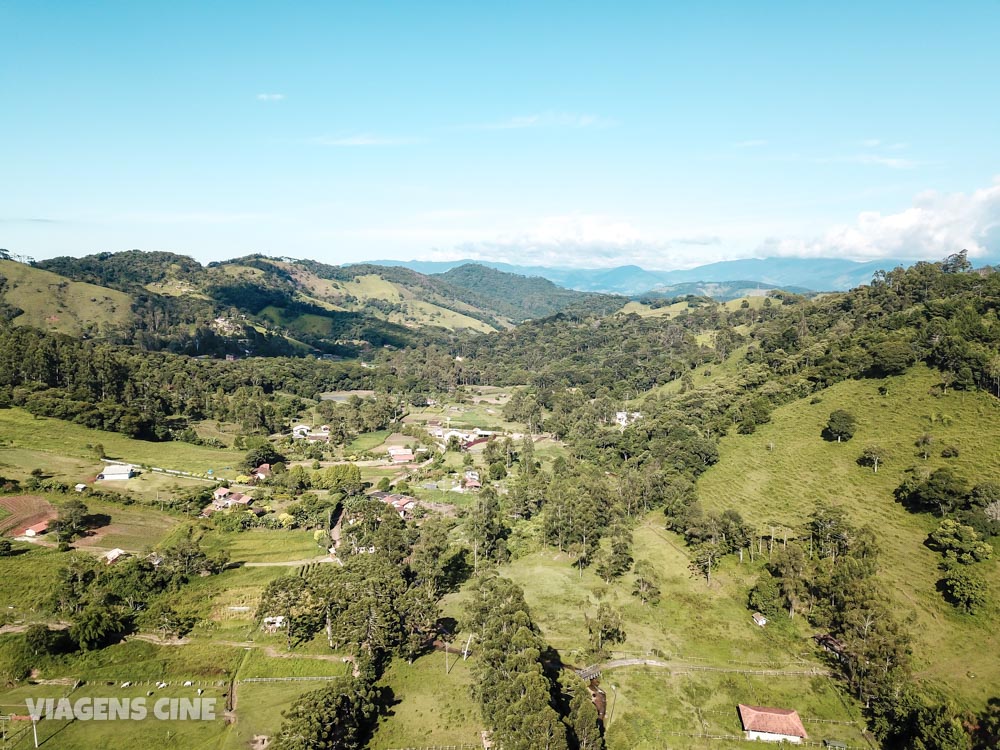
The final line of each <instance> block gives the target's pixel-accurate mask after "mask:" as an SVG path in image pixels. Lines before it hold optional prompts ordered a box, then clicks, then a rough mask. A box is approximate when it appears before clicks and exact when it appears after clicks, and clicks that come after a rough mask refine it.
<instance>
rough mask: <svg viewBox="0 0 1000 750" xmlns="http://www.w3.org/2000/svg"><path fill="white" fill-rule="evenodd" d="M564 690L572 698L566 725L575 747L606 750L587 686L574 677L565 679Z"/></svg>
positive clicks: (598, 719)
mask: <svg viewBox="0 0 1000 750" xmlns="http://www.w3.org/2000/svg"><path fill="white" fill-rule="evenodd" d="M563 689H564V690H565V692H568V693H569V694H570V696H571V697H570V701H569V713H568V714H567V716H566V725H567V726H568V727H569V735H570V740H571V742H572V743H573V746H574V747H576V748H577V749H578V750H604V737H603V736H602V735H601V724H600V718H599V717H598V715H597V707H596V706H595V705H594V701H592V700H591V698H590V690H589V689H588V688H587V684H586V683H585V682H584V681H583V680H580V679H577V678H574V677H565V678H564V679H563Z"/></svg>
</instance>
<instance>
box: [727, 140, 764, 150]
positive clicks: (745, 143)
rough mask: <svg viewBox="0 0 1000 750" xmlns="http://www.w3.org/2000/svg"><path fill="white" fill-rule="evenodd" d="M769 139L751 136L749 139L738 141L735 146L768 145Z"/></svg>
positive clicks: (752, 146) (755, 146) (754, 146)
mask: <svg viewBox="0 0 1000 750" xmlns="http://www.w3.org/2000/svg"><path fill="white" fill-rule="evenodd" d="M766 145H767V141H765V140H764V139H763V138H751V139H750V140H747V141H737V142H736V143H734V144H733V146H734V147H735V148H760V147H761V146H766Z"/></svg>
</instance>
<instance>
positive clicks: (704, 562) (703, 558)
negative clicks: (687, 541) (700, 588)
mask: <svg viewBox="0 0 1000 750" xmlns="http://www.w3.org/2000/svg"><path fill="white" fill-rule="evenodd" d="M721 558H722V550H721V548H720V547H719V545H718V544H717V543H716V542H713V541H706V542H701V543H700V544H697V545H695V547H694V549H693V550H692V556H691V563H690V568H691V572H693V573H694V574H696V575H701V576H705V583H706V584H708V585H709V586H711V585H712V571H713V570H715V569H716V568H718V567H719V561H720V560H721Z"/></svg>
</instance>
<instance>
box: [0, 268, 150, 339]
mask: <svg viewBox="0 0 1000 750" xmlns="http://www.w3.org/2000/svg"><path fill="white" fill-rule="evenodd" d="M0 277H2V278H5V279H6V285H0V297H2V299H3V301H4V302H6V303H7V305H9V306H12V307H15V308H17V309H18V310H20V311H21V312H20V313H19V314H18V315H17V316H16V317H15V318H14V323H15V324H16V325H26V326H33V327H35V328H41V329H44V330H47V331H54V332H57V333H67V334H70V335H73V336H79V335H81V334H84V333H90V334H93V333H97V332H99V331H100V330H101V329H102V328H106V327H107V326H109V325H112V326H117V325H124V324H125V323H127V322H128V320H129V319H130V318H131V315H132V301H133V300H132V298H131V297H130V296H129V295H128V294H125V293H124V292H121V291H118V290H116V289H109V288H106V287H102V286H97V285H96V284H90V283H87V282H83V281H71V280H69V279H67V278H64V277H62V276H59V275H58V274H55V273H52V272H50V271H45V270H43V269H41V268H34V267H32V266H28V265H25V264H23V263H17V262H15V261H12V260H0Z"/></svg>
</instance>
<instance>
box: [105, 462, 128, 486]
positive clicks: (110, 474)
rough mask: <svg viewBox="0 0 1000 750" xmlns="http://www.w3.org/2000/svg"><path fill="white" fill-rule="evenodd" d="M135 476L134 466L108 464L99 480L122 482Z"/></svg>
mask: <svg viewBox="0 0 1000 750" xmlns="http://www.w3.org/2000/svg"><path fill="white" fill-rule="evenodd" d="M134 476H135V467H134V466H132V464H108V465H107V466H105V467H104V470H103V471H101V473H100V474H98V475H97V478H98V479H101V480H104V481H105V482H121V481H124V480H126V479H131V478H132V477H134Z"/></svg>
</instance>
